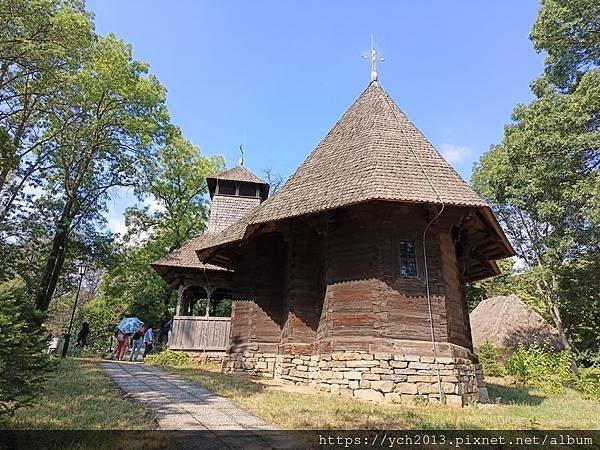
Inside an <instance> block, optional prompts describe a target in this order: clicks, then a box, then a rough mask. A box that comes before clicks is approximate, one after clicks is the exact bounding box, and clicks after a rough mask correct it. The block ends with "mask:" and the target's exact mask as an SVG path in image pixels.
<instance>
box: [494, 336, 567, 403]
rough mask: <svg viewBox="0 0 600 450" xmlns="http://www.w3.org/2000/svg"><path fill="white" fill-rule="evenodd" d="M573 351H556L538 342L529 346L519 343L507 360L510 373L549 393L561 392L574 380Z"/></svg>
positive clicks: (519, 379)
mask: <svg viewBox="0 0 600 450" xmlns="http://www.w3.org/2000/svg"><path fill="white" fill-rule="evenodd" d="M572 358H573V355H572V354H571V352H569V351H566V350H563V351H554V350H552V349H551V348H550V347H549V346H541V345H539V344H537V343H533V344H531V345H530V346H529V347H528V348H526V347H525V346H524V345H522V344H521V345H519V347H518V348H517V350H516V351H515V352H514V353H513V354H512V355H511V356H510V358H509V359H508V361H506V365H505V366H506V371H507V373H508V374H509V375H512V376H513V377H515V379H516V380H517V381H518V382H519V383H521V384H524V385H527V386H530V387H533V388H536V389H540V390H542V391H544V392H547V393H560V392H562V391H563V390H564V388H565V386H567V385H569V384H571V383H572V382H573V381H574V377H573V374H572V372H571V360H572Z"/></svg>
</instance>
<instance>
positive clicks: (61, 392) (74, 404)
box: [0, 358, 157, 430]
mask: <svg viewBox="0 0 600 450" xmlns="http://www.w3.org/2000/svg"><path fill="white" fill-rule="evenodd" d="M98 362H99V361H98V360H92V359H87V360H86V359H76V358H68V359H63V360H60V361H59V363H58V367H57V368H56V371H55V372H54V373H53V374H52V376H51V378H50V379H49V380H48V384H47V386H46V389H45V391H44V392H43V394H42V395H40V396H39V397H38V399H37V402H36V404H35V405H33V406H31V407H27V408H22V409H20V410H18V411H17V412H16V414H15V415H14V416H13V417H11V418H9V419H8V420H7V421H6V422H0V428H5V429H51V430H65V429H66V430H78V429H79V430H107V429H125V430H148V429H156V428H157V424H156V420H155V418H154V416H153V415H152V414H151V413H149V412H148V411H147V410H146V409H145V408H144V407H143V406H142V405H141V404H139V403H134V402H132V401H128V400H127V399H125V398H123V396H122V394H121V392H120V391H119V390H118V389H117V388H116V387H115V385H114V384H113V383H112V381H111V380H110V378H108V376H107V375H106V374H105V373H104V371H103V370H102V369H101V368H100V366H99V365H98Z"/></svg>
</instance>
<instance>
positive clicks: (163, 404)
mask: <svg viewBox="0 0 600 450" xmlns="http://www.w3.org/2000/svg"><path fill="white" fill-rule="evenodd" d="M101 366H102V368H103V369H104V370H105V371H106V372H107V373H108V375H109V376H110V377H111V378H112V379H113V380H114V382H115V383H116V384H117V385H118V386H119V387H120V388H121V389H122V390H123V391H125V392H126V393H128V394H130V397H131V398H133V399H135V400H138V401H140V402H142V403H144V405H145V406H147V407H148V408H150V409H151V410H153V411H154V412H155V414H156V415H157V418H158V423H159V426H160V428H161V429H163V430H209V431H216V430H245V432H244V433H237V435H238V436H240V437H242V436H244V440H246V442H244V447H246V448H248V447H256V448H263V446H264V447H271V446H272V445H273V444H274V442H271V441H270V440H269V439H268V438H267V437H265V433H256V432H257V431H260V430H274V429H276V427H275V426H274V425H273V424H271V423H268V422H266V421H264V420H262V419H260V418H258V417H256V416H254V415H252V414H250V413H248V412H247V411H245V410H243V409H242V408H240V407H239V406H236V405H235V404H233V403H232V402H230V401H229V400H227V399H226V398H224V397H221V396H218V395H216V394H215V393H213V392H212V391H209V390H208V389H206V388H204V387H202V386H201V385H199V384H197V383H194V382H192V381H189V380H186V379H184V378H181V377H179V376H177V375H174V374H171V373H168V372H165V371H164V370H161V369H159V368H157V367H154V366H150V365H145V364H141V363H127V362H116V361H104V362H102V363H101ZM215 435H216V436H217V438H219V437H223V435H224V434H223V433H215ZM248 439H249V441H247V440H248ZM253 444H254V445H253ZM261 444H262V445H261ZM275 445H276V447H279V445H277V444H275ZM224 446H225V447H237V445H233V446H230V445H224Z"/></svg>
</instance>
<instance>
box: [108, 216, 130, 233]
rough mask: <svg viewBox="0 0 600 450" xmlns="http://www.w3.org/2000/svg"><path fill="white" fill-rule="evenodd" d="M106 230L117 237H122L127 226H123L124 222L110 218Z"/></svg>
mask: <svg viewBox="0 0 600 450" xmlns="http://www.w3.org/2000/svg"><path fill="white" fill-rule="evenodd" d="M108 228H110V231H112V232H113V233H115V234H118V235H119V236H123V235H124V234H125V233H127V226H126V225H125V222H124V221H122V220H119V219H117V218H115V217H110V218H109V219H108Z"/></svg>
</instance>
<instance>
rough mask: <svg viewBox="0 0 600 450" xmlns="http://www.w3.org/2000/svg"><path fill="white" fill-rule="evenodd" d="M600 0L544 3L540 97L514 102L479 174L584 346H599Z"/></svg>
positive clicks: (538, 29) (558, 318)
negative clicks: (501, 135)
mask: <svg viewBox="0 0 600 450" xmlns="http://www.w3.org/2000/svg"><path fill="white" fill-rule="evenodd" d="M599 8H600V7H599V5H598V2H595V1H591V0H569V1H567V0H544V1H543V2H542V8H541V10H540V14H539V17H538V20H537V21H536V23H535V25H534V29H533V31H532V33H531V38H532V40H533V41H534V45H535V47H536V49H537V50H538V51H542V50H545V51H547V52H548V58H547V60H546V70H545V74H544V75H543V76H542V77H541V78H539V79H538V80H536V81H535V82H534V83H533V84H532V89H533V93H534V94H535V96H536V98H535V99H534V100H533V101H532V102H531V103H530V104H528V105H518V106H517V107H516V108H515V109H514V111H513V115H512V119H513V120H512V123H510V124H509V125H507V126H506V128H505V133H504V139H503V141H502V142H501V143H500V144H498V145H496V146H493V147H492V148H491V149H490V151H489V152H487V153H486V154H484V155H483V156H482V157H481V160H480V162H479V164H478V165H476V167H475V169H474V171H473V177H472V181H473V185H474V187H475V188H476V189H477V191H478V192H480V193H481V194H482V196H483V197H484V198H486V199H487V200H488V201H489V202H490V204H491V205H492V207H493V209H494V211H495V212H496V214H497V216H498V217H499V219H500V221H501V223H502V225H503V227H504V229H505V230H506V232H507V235H508V237H509V238H510V240H511V242H512V243H513V245H514V247H515V250H516V252H517V254H518V256H519V257H520V258H521V259H522V260H523V262H524V264H525V265H526V271H527V277H528V278H530V281H531V282H533V286H535V291H536V294H537V297H538V299H539V301H540V302H542V304H543V306H544V310H545V311H544V312H543V315H546V316H548V317H551V318H552V320H553V322H554V325H555V326H556V328H557V329H558V331H559V334H560V336H561V340H562V342H563V345H565V346H566V347H567V348H571V346H572V343H573V342H574V343H576V345H577V347H578V349H579V350H584V351H586V350H590V349H594V346H595V348H597V342H598V339H599V330H600V322H599V321H598V318H599V317H600V316H599V315H600V302H598V300H597V299H598V292H600V279H599V278H598V277H597V276H596V277H594V276H591V277H590V276H589V275H590V272H588V270H587V268H589V267H592V266H594V261H596V260H597V258H598V254H600V247H599V243H600V195H599V194H600V171H599V168H600V121H599V120H598V111H600V69H599V68H598V61H599V58H600V50H599V49H600V41H599V40H598V32H597V30H598V26H599V25H598V16H599V13H600V10H599ZM583 286H586V287H585V288H584V287H583ZM577 291H578V293H580V294H584V296H583V298H586V301H585V302H583V301H578V295H577V294H575V292H577ZM577 312H578V313H577ZM581 316H585V317H586V320H585V323H583V324H580V323H579V317H581ZM571 341H573V342H571Z"/></svg>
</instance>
